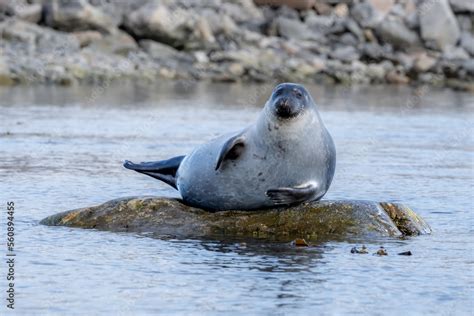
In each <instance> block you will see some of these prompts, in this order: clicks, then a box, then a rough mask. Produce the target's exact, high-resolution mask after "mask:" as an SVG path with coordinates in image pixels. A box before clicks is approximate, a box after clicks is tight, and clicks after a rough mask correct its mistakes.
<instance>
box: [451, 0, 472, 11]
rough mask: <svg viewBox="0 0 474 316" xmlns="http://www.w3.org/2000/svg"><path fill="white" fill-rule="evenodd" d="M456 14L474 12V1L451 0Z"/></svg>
mask: <svg viewBox="0 0 474 316" xmlns="http://www.w3.org/2000/svg"><path fill="white" fill-rule="evenodd" d="M449 3H450V4H451V8H453V11H454V12H474V1H472V0H449Z"/></svg>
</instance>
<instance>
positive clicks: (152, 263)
mask: <svg viewBox="0 0 474 316" xmlns="http://www.w3.org/2000/svg"><path fill="white" fill-rule="evenodd" d="M310 88H311V91H312V94H313V96H314V97H315V99H316V100H317V102H318V103H319V104H320V111H321V115H322V117H323V120H324V121H325V123H326V125H327V127H328V129H329V130H330V132H331V134H332V135H333V138H334V140H335V143H336V147H337V152H338V162H337V167H336V176H335V180H334V182H333V185H332V187H331V189H330V191H329V193H328V195H327V196H326V198H331V199H338V198H341V199H342V198H344V199H370V200H397V201H401V202H403V203H406V204H407V205H409V206H410V207H412V208H413V209H414V210H416V211H417V212H418V213H419V214H421V215H422V216H423V217H424V218H425V219H426V220H427V221H428V222H429V223H430V224H431V226H432V228H433V231H434V233H433V234H432V235H430V236H421V237H416V238H411V239H407V240H399V239H382V240H374V241H370V242H369V244H368V246H369V248H370V249H371V250H372V251H375V250H376V249H377V248H378V246H379V245H384V246H385V247H386V248H387V249H388V252H389V256H386V257H376V256H372V255H353V254H351V253H350V249H351V248H352V247H353V246H354V244H352V243H349V242H329V243H325V244H320V245H314V246H313V247H309V248H304V249H295V248H293V247H292V246H291V245H289V244H275V243H265V242H252V241H248V242H247V243H246V244H242V243H235V242H231V241H220V242H218V241H199V240H157V239H153V238H148V237H145V236H140V235H135V234H127V233H109V232H100V231H94V230H81V229H72V228H64V227H45V226H41V225H39V224H38V221H39V220H40V219H42V218H43V217H46V216H47V215H50V214H53V213H56V212H59V211H63V210H68V209H73V208H77V207H82V206H88V205H94V204H98V203H102V202H105V201H107V200H109V199H113V198H117V197H122V196H131V195H173V196H176V193H175V192H173V191H172V190H171V189H170V188H169V187H167V186H166V185H164V184H162V183H160V182H158V181H156V180H154V179H152V178H149V177H145V176H141V175H139V174H137V173H133V172H130V171H128V170H125V169H123V168H122V167H121V161H122V160H123V159H130V160H137V161H141V160H157V159H163V158H168V157H171V156H175V155H180V154H185V153H187V152H189V151H190V150H191V149H192V148H193V147H194V146H196V145H197V144H199V143H201V142H203V141H206V140H208V139H211V138H213V137H215V136H216V135H218V134H221V133H224V132H228V131H232V130H238V129H240V128H242V127H243V126H245V125H247V124H250V123H251V122H252V121H253V120H254V119H255V118H256V115H257V114H258V112H259V110H260V107H261V106H260V105H262V104H263V103H264V101H265V98H266V97H267V96H268V94H269V93H270V90H271V86H269V85H262V86H247V87H245V86H239V85H204V84H199V85H194V84H186V83H184V84H176V85H160V86H159V87H155V86H153V87H149V86H134V85H125V86H120V87H112V86H111V87H96V88H54V87H30V88H28V87H15V88H1V90H0V119H1V121H0V122H1V124H0V144H1V145H0V192H1V193H2V194H1V201H0V203H1V205H2V219H1V223H2V235H1V236H2V237H1V238H2V239H4V238H5V221H6V218H5V217H6V216H5V209H6V202H7V201H9V200H13V201H14V202H15V205H16V232H17V236H16V237H17V239H16V252H17V263H16V267H15V269H16V280H15V281H16V283H15V287H16V291H17V292H16V303H15V304H16V309H15V311H16V312H17V313H18V314H45V313H50V314H66V313H67V314H68V315H71V314H86V313H87V314H100V313H106V312H108V313H113V314H119V315H120V314H122V315H128V314H133V313H137V314H146V313H166V314H169V313H175V312H178V313H182V314H202V313H220V312H227V313H235V314H241V313H243V312H245V313H247V314H257V313H258V314H291V315H294V314H316V313H317V314H328V315H330V314H352V313H358V314H394V315H395V314H401V313H406V314H421V313H433V314H445V315H451V314H452V315H469V314H473V313H474V310H473V308H474V307H473V297H474V291H473V282H474V228H473V227H474V220H473V213H472V212H473V202H472V196H473V192H474V190H473V189H474V187H473V186H474V182H473V179H474V174H473V157H474V156H473V149H474V141H473V136H472V135H473V132H474V130H473V129H474V127H473V109H474V96H473V95H472V94H471V95H470V94H467V93H459V92H452V91H439V90H433V89H429V88H426V87H421V88H419V89H417V90H410V89H407V88H396V87H391V88H387V87H372V88H360V89H349V88H344V87H340V88H337V89H334V88H327V87H310ZM1 245H2V246H1V247H2V249H1V251H0V253H1V254H2V258H3V257H4V254H5V252H6V249H4V247H5V243H4V242H3V241H2V243H1ZM406 250H410V251H411V252H412V253H413V256H411V257H406V256H397V255H396V253H398V252H401V251H406ZM2 261H3V260H2ZM1 273H2V276H1V278H0V280H2V281H0V287H1V288H2V289H1V292H2V293H3V294H2V300H1V301H2V307H1V309H0V311H2V312H1V313H3V311H4V310H5V309H6V308H5V306H4V305H5V304H4V303H5V299H4V298H5V292H4V290H6V286H7V284H6V281H5V278H4V275H5V274H6V270H5V265H3V264H2V271H1Z"/></svg>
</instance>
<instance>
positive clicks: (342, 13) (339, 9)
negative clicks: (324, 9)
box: [333, 3, 349, 18]
mask: <svg viewBox="0 0 474 316" xmlns="http://www.w3.org/2000/svg"><path fill="white" fill-rule="evenodd" d="M333 13H334V14H335V15H336V16H337V17H339V18H345V17H346V16H347V15H348V14H349V7H348V6H347V4H345V3H339V4H337V5H336V6H335V7H334V10H333Z"/></svg>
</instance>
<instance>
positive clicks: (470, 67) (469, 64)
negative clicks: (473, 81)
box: [462, 58, 474, 76]
mask: <svg viewBox="0 0 474 316" xmlns="http://www.w3.org/2000/svg"><path fill="white" fill-rule="evenodd" d="M462 68H464V69H466V71H467V73H468V74H470V75H472V76H474V59H472V58H471V59H468V60H466V61H464V62H463V64H462Z"/></svg>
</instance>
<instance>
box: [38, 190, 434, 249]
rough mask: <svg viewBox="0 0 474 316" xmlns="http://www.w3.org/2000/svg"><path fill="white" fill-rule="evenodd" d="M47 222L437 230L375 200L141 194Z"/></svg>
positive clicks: (249, 229) (282, 233) (241, 230)
mask: <svg viewBox="0 0 474 316" xmlns="http://www.w3.org/2000/svg"><path fill="white" fill-rule="evenodd" d="M41 224H44V225H50V226H68V227H78V228H86V229H91V228H94V229H98V230H108V231H118V232H137V233H148V234H152V235H155V236H174V237H177V238H223V237H226V238H265V239H272V240H287V241H289V240H293V239H294V238H306V239H307V240H343V239H346V238H351V237H357V238H370V237H375V238H376V237H381V236H389V237H403V236H414V235H420V234H428V233H430V232H431V229H430V227H429V226H428V224H427V223H426V222H425V221H424V220H423V219H422V218H421V217H420V216H418V215H417V214H416V213H415V212H413V211H412V210H410V209H409V208H408V207H406V206H404V205H402V204H399V203H378V202H370V201H319V202H310V203H305V204H301V205H298V206H293V207H288V208H280V209H267V210H258V211H222V212H208V211H204V210H201V209H197V208H193V207H189V206H187V205H185V204H183V203H182V202H181V201H180V200H177V199H168V198H157V197H135V198H124V199H117V200H112V201H109V202H107V203H104V204H102V205H99V206H93V207H86V208H82V209H77V210H72V211H67V212H63V213H59V214H56V215H53V216H50V217H47V218H45V219H43V220H42V221H41Z"/></svg>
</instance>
